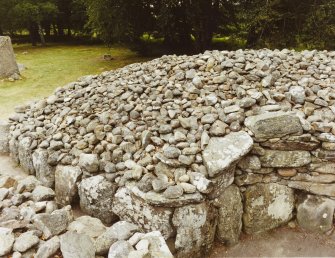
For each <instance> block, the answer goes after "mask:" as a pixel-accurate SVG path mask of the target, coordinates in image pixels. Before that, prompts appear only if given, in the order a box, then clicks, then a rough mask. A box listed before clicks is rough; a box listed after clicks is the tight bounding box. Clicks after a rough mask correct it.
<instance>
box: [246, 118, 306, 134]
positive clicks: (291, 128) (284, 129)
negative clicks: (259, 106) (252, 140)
mask: <svg viewBox="0 0 335 258" xmlns="http://www.w3.org/2000/svg"><path fill="white" fill-rule="evenodd" d="M244 124H245V125H246V126H247V127H248V128H249V129H250V130H251V131H252V132H253V133H254V135H255V137H256V138H265V139H271V138H280V137H283V136H285V135H289V134H302V133H303V128H302V126H301V123H300V120H299V117H297V116H295V115H294V114H289V113H284V112H270V113H264V114H261V115H257V116H250V117H247V118H246V119H245V121H244Z"/></svg>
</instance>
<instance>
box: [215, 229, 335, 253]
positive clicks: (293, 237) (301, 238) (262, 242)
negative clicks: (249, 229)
mask: <svg viewBox="0 0 335 258" xmlns="http://www.w3.org/2000/svg"><path fill="white" fill-rule="evenodd" d="M221 257H335V237H334V236H326V235H316V234H310V233H306V232H303V231H302V230H300V229H290V228H287V227H283V228H279V229H276V230H273V231H270V232H267V233H264V234H260V235H254V236H251V235H250V236H243V237H242V239H241V241H240V243H239V244H237V245H236V246H233V247H230V248H226V247H224V246H222V245H220V244H216V245H215V247H214V249H213V252H212V254H211V255H210V256H209V258H221Z"/></svg>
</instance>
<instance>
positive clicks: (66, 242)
mask: <svg viewBox="0 0 335 258" xmlns="http://www.w3.org/2000/svg"><path fill="white" fill-rule="evenodd" d="M60 250H61V252H62V256H63V257H64V258H78V257H80V258H95V250H94V245H93V241H92V239H91V238H90V237H89V236H87V235H84V234H78V233H76V232H72V231H68V232H66V233H65V234H63V235H62V236H61V237H60Z"/></svg>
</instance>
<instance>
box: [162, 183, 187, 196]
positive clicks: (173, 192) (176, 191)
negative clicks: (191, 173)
mask: <svg viewBox="0 0 335 258" xmlns="http://www.w3.org/2000/svg"><path fill="white" fill-rule="evenodd" d="M183 192H184V190H183V188H182V187H181V186H179V185H173V186H169V187H168V188H167V189H166V190H165V191H164V193H163V195H164V197H165V198H168V199H176V198H179V197H181V196H182V195H183Z"/></svg>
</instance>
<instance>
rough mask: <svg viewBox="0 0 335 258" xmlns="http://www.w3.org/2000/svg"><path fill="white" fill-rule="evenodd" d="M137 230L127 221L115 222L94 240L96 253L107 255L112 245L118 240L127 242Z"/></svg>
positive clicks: (137, 228)
mask: <svg viewBox="0 0 335 258" xmlns="http://www.w3.org/2000/svg"><path fill="white" fill-rule="evenodd" d="M139 230H140V228H139V227H138V226H137V225H135V224H133V223H129V222H127V221H119V222H116V223H115V224H114V225H113V226H111V227H109V228H107V230H106V231H105V232H104V233H103V234H101V235H100V236H99V237H98V238H97V239H96V240H95V242H94V246H95V250H96V253H97V254H99V255H105V254H107V253H108V250H109V248H110V246H111V245H112V244H114V243H115V242H117V241H118V240H128V239H129V238H130V237H131V236H132V235H133V234H134V233H135V232H137V231H139Z"/></svg>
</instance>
